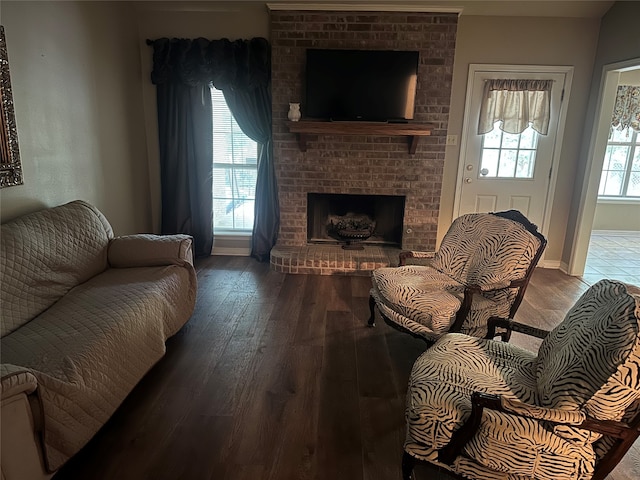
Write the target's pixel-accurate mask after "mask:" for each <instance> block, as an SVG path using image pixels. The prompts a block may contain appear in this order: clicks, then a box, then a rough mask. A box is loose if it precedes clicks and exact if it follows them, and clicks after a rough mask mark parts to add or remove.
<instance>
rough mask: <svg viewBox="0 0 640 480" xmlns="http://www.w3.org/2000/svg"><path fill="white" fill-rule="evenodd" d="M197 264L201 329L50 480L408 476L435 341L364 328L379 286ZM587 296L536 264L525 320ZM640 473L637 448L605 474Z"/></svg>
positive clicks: (238, 261)
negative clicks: (412, 387)
mask: <svg viewBox="0 0 640 480" xmlns="http://www.w3.org/2000/svg"><path fill="white" fill-rule="evenodd" d="M197 267H198V279H199V293H198V301H197V306H196V311H195V313H194V315H193V317H192V318H191V320H190V321H189V322H188V323H187V324H186V325H185V326H184V328H183V329H182V330H181V331H180V332H179V333H178V334H177V335H176V336H174V337H173V338H171V339H170V340H169V341H168V343H167V354H166V356H165V357H164V358H163V359H162V360H161V361H160V362H159V363H158V364H157V365H156V366H155V367H154V368H153V369H152V370H151V371H150V372H149V373H148V374H147V376H146V377H145V378H143V379H142V381H141V382H140V383H139V384H138V386H137V387H136V388H135V389H134V391H133V392H131V394H130V395H129V396H128V397H127V399H126V400H125V402H124V403H123V404H122V406H121V407H120V408H119V409H118V411H117V412H116V413H115V414H114V415H113V417H112V418H111V420H110V421H109V422H108V423H107V424H106V425H105V426H104V428H102V430H100V432H99V433H98V434H97V435H96V436H95V437H94V439H93V440H92V441H91V442H90V443H89V444H88V445H87V446H86V447H85V448H84V449H83V450H82V451H81V452H80V453H79V454H78V455H76V456H75V457H74V458H73V459H71V460H70V461H69V462H68V463H67V464H66V465H65V466H64V467H63V468H62V469H61V470H60V471H59V472H58V473H57V474H56V475H55V476H54V480H72V479H73V480H79V479H82V480H105V479H109V480H112V479H118V480H129V479H131V480H142V479H153V480H164V479H168V480H175V479H186V480H205V479H206V480H209V479H210V480H227V479H228V480H231V479H233V480H245V479H247V480H248V479H252V480H262V479H265V480H267V479H270V480H276V479H277V480H289V479H290V480H307V479H309V480H311V479H314V480H342V479H344V480H358V479H362V480H389V479H393V480H396V479H397V480H399V479H400V458H401V454H402V442H403V438H404V419H403V415H404V396H405V392H406V384H407V379H408V376H409V372H410V369H411V366H412V365H413V362H414V360H415V359H416V358H417V357H418V355H420V353H422V352H423V351H424V349H425V348H426V344H424V343H423V342H422V341H420V340H417V339H414V338H412V337H410V336H409V335H406V334H402V333H399V332H397V331H395V330H393V329H391V328H390V327H388V326H387V325H386V324H385V323H384V322H381V321H380V322H378V326H377V327H376V328H373V329H371V328H367V326H366V321H367V318H368V314H369V312H368V292H369V286H370V279H369V278H368V277H357V276H352V277H351V276H317V275H285V274H280V273H275V272H273V271H270V270H269V265H268V264H261V263H258V262H256V261H255V260H253V259H249V258H244V257H211V258H208V259H206V260H203V261H200V262H198V263H197ZM586 288H587V285H586V284H585V283H583V282H582V281H581V280H580V279H578V278H572V277H568V276H565V275H563V274H562V273H560V272H559V271H556V270H543V269H538V270H537V271H536V272H535V273H534V275H533V279H532V281H531V284H530V286H529V290H528V291H527V294H526V295H525V300H524V303H523V305H522V306H521V307H520V310H519V312H518V315H517V319H518V320H520V321H523V322H527V323H531V324H533V325H539V326H542V327H552V326H553V325H555V324H556V323H558V322H559V321H561V319H562V318H563V316H564V314H565V312H566V311H567V309H568V308H569V307H570V306H571V305H572V304H573V303H574V302H575V300H576V299H577V298H578V296H579V295H580V294H581V293H582V292H583V291H584V290H585V289H586ZM512 341H513V342H514V343H519V344H520V345H523V346H527V347H529V348H532V349H535V348H537V346H536V345H533V344H529V343H527V340H526V339H525V337H519V336H517V335H514V338H513V339H512ZM416 477H417V478H418V479H419V480H425V479H435V480H437V479H442V480H444V479H448V478H449V477H448V476H447V475H446V474H445V473H442V472H438V471H436V470H434V469H431V468H429V467H426V466H419V467H418V468H417V469H416ZM637 478H640V443H638V442H637V443H636V445H635V447H634V449H633V450H632V451H630V452H629V453H628V454H627V456H626V457H625V458H624V459H623V461H622V463H621V464H620V465H619V466H618V467H617V468H616V470H615V471H614V472H613V473H612V474H611V475H610V476H609V479H610V480H632V479H637Z"/></svg>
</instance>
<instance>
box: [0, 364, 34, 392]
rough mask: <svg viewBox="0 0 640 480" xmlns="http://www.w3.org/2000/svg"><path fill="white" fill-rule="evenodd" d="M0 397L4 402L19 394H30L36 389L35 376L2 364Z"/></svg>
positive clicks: (21, 368) (21, 369) (14, 366)
mask: <svg viewBox="0 0 640 480" xmlns="http://www.w3.org/2000/svg"><path fill="white" fill-rule="evenodd" d="M0 375H1V378H0V397H1V399H2V400H5V399H7V398H9V397H13V396H15V395H18V394H20V393H25V394H27V395H28V394H30V393H33V392H34V391H35V390H36V388H38V380H37V379H36V377H35V375H33V373H31V372H30V371H28V370H27V369H25V368H24V367H19V366H17V365H11V364H9V363H3V364H1V365H0Z"/></svg>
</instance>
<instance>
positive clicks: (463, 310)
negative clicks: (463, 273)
mask: <svg viewBox="0 0 640 480" xmlns="http://www.w3.org/2000/svg"><path fill="white" fill-rule="evenodd" d="M526 283H527V279H524V278H523V279H518V280H511V281H505V282H500V283H494V284H489V285H482V286H481V285H474V284H471V285H467V286H465V287H464V297H463V299H462V303H461V304H460V308H459V309H458V311H457V312H456V318H455V320H454V322H453V325H452V326H451V329H450V330H449V331H451V332H459V331H460V330H461V329H462V325H463V323H464V320H465V318H467V315H468V314H469V311H470V310H471V303H472V301H473V295H474V294H476V293H478V294H479V293H484V292H491V291H494V290H502V289H504V288H518V287H522V286H524V285H526ZM495 336H496V335H495V333H494V334H493V335H492V336H491V337H489V336H487V337H485V338H493V337H495ZM510 336H511V333H510V332H509V334H508V335H507V337H506V338H503V340H505V341H507V340H508V339H509V337H510Z"/></svg>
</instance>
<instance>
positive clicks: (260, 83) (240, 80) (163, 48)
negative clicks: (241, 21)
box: [147, 37, 271, 90]
mask: <svg viewBox="0 0 640 480" xmlns="http://www.w3.org/2000/svg"><path fill="white" fill-rule="evenodd" d="M147 44H149V45H153V71H152V72H151V81H152V82H153V83H154V84H155V85H160V84H163V83H167V82H179V83H183V84H185V85H188V86H196V85H201V84H209V83H213V85H214V86H215V87H216V88H217V89H219V90H225V89H229V88H231V89H236V88H239V89H242V90H247V89H248V90H251V89H253V88H258V87H260V88H265V87H268V86H269V84H270V82H271V46H270V45H269V42H268V41H267V40H266V39H265V38H261V37H256V38H252V39H249V40H234V41H231V40H228V39H226V38H223V39H220V40H207V39H205V38H196V39H184V38H172V39H168V38H160V39H158V40H147Z"/></svg>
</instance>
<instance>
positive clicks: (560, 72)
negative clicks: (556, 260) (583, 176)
mask: <svg viewBox="0 0 640 480" xmlns="http://www.w3.org/2000/svg"><path fill="white" fill-rule="evenodd" d="M572 75H573V67H562V66H522V65H481V64H471V65H470V67H469V77H468V81H467V97H466V104H465V114H464V124H463V130H462V138H463V139H464V140H463V143H462V148H461V152H460V160H459V164H458V179H457V183H456V197H455V203H454V213H455V215H456V216H460V215H462V214H464V213H471V212H488V211H497V210H508V209H517V210H519V211H521V212H522V213H523V214H524V215H525V216H527V218H528V219H529V220H530V221H531V222H533V223H534V224H536V225H538V226H539V227H540V231H541V232H542V233H543V234H546V232H547V230H548V225H549V217H550V215H549V214H550V212H549V211H548V210H549V207H548V206H549V205H551V203H552V200H553V192H554V187H555V181H556V171H557V168H555V165H556V164H557V162H558V159H559V157H560V144H561V142H556V138H558V137H561V135H562V132H563V130H564V123H565V119H566V105H567V103H568V102H567V101H566V100H567V99H568V96H569V91H570V86H571V80H572ZM505 78H508V79H514V80H520V79H522V80H525V79H526V80H550V81H552V87H551V92H550V96H551V112H550V117H549V128H548V133H547V135H540V134H538V133H537V132H536V131H535V130H533V129H532V128H531V127H529V128H527V129H526V130H524V131H523V132H522V133H520V134H507V133H505V132H502V130H500V129H498V128H494V129H493V130H492V131H491V132H488V133H486V134H484V135H479V134H477V131H478V119H479V116H480V108H481V103H482V98H483V88H484V84H485V82H486V81H489V80H493V79H505Z"/></svg>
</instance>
